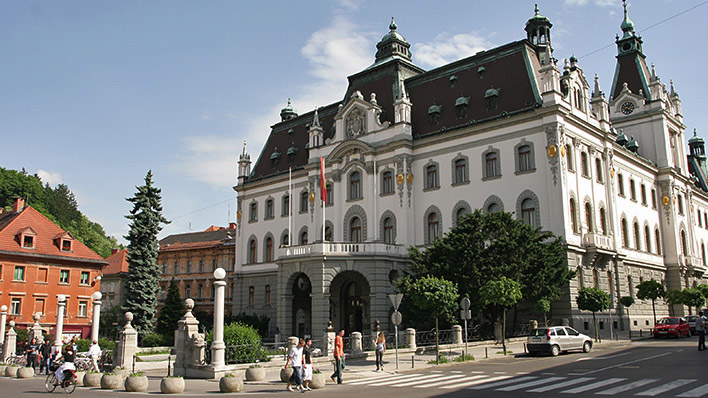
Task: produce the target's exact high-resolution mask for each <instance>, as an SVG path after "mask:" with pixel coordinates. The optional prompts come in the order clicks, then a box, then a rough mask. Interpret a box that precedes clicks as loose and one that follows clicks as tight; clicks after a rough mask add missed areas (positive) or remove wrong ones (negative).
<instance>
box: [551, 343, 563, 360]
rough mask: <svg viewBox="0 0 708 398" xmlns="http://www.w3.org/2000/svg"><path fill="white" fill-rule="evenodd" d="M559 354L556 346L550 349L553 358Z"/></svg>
mask: <svg viewBox="0 0 708 398" xmlns="http://www.w3.org/2000/svg"><path fill="white" fill-rule="evenodd" d="M560 352H561V349H560V347H558V346H557V345H554V346H552V347H551V355H553V356H554V357H557V356H558V354H560Z"/></svg>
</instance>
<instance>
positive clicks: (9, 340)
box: [2, 321, 17, 358]
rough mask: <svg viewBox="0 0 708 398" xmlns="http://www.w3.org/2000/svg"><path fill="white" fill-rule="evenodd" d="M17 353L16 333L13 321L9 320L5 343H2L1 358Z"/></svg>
mask: <svg viewBox="0 0 708 398" xmlns="http://www.w3.org/2000/svg"><path fill="white" fill-rule="evenodd" d="M16 353H17V333H15V321H10V328H9V329H7V336H6V338H5V344H4V345H3V351H2V355H3V358H8V357H14V356H15V354H16Z"/></svg>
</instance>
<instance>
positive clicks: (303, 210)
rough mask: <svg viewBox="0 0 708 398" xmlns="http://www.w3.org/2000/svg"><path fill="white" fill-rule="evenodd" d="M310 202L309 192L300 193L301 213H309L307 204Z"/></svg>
mask: <svg viewBox="0 0 708 398" xmlns="http://www.w3.org/2000/svg"><path fill="white" fill-rule="evenodd" d="M308 200H310V194H309V193H307V191H302V192H301V193H300V213H307V202H308Z"/></svg>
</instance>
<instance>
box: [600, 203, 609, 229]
mask: <svg viewBox="0 0 708 398" xmlns="http://www.w3.org/2000/svg"><path fill="white" fill-rule="evenodd" d="M600 230H601V231H602V234H603V235H607V219H606V217H605V208H604V207H600Z"/></svg>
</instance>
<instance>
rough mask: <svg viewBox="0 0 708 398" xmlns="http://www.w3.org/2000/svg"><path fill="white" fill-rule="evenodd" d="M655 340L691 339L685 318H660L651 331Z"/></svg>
mask: <svg viewBox="0 0 708 398" xmlns="http://www.w3.org/2000/svg"><path fill="white" fill-rule="evenodd" d="M652 333H654V337H655V338H659V337H676V338H679V337H681V336H686V337H691V329H690V327H689V325H688V321H687V320H686V318H683V317H678V316H671V317H666V318H661V319H659V320H658V321H657V322H656V325H654V329H653V330H652Z"/></svg>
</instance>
